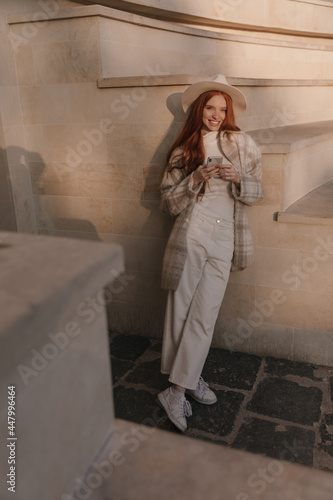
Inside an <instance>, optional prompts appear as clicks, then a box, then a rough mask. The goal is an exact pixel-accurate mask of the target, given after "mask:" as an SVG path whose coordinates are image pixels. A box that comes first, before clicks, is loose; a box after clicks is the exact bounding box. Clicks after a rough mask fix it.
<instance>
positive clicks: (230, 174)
mask: <svg viewBox="0 0 333 500" xmlns="http://www.w3.org/2000/svg"><path fill="white" fill-rule="evenodd" d="M219 175H220V178H221V179H223V180H224V181H231V182H234V183H235V184H236V186H238V187H239V186H240V181H241V176H240V173H239V172H238V170H237V169H236V168H235V167H234V166H233V165H221V166H220V172H219Z"/></svg>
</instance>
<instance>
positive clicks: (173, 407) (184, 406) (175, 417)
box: [157, 387, 192, 432]
mask: <svg viewBox="0 0 333 500" xmlns="http://www.w3.org/2000/svg"><path fill="white" fill-rule="evenodd" d="M157 397H158V399H159V402H160V403H161V405H162V406H163V408H164V409H165V411H166V413H167V415H168V417H169V419H170V420H171V422H172V423H173V424H174V425H175V426H176V427H178V429H179V430H181V431H182V432H184V431H185V430H186V428H187V422H186V417H190V416H191V415H192V408H191V405H190V402H189V401H187V399H186V398H185V395H184V396H181V397H178V396H175V395H174V394H172V392H171V387H168V388H167V389H165V391H163V392H160V393H159V394H158V396H157Z"/></svg>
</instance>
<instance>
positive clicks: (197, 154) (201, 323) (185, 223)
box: [158, 75, 263, 431]
mask: <svg viewBox="0 0 333 500" xmlns="http://www.w3.org/2000/svg"><path fill="white" fill-rule="evenodd" d="M182 104H183V108H184V110H185V111H187V110H188V109H189V108H190V109H189V113H188V116H187V119H186V121H185V124H184V126H183V129H182V131H181V133H180V135H179V137H178V139H177V140H176V142H175V143H174V145H173V146H172V148H171V150H170V152H169V154H168V157H167V166H166V168H165V171H164V175H163V180H162V183H161V195H162V202H161V209H162V210H163V211H165V212H167V213H168V214H170V215H173V216H176V217H177V218H176V221H175V224H174V227H173V230H172V232H171V235H170V238H169V241H168V243H167V247H166V250H165V255H164V261H163V273H162V288H166V289H168V290H169V293H168V300H167V308H166V315H165V325H164V335H163V349H162V366H161V371H162V373H167V374H169V381H170V382H171V384H172V386H171V387H168V388H167V389H166V390H165V391H163V392H161V393H160V394H159V395H158V398H159V401H160V403H161V405H162V406H163V407H164V409H165V410H166V412H167V415H168V417H169V419H170V420H171V421H172V422H173V423H174V424H175V425H176V426H177V427H178V428H179V429H180V430H181V431H185V429H186V427H187V421H186V417H188V416H190V415H191V414H192V412H191V405H190V403H189V401H187V400H186V398H185V391H186V392H187V394H189V395H190V396H191V397H192V398H194V399H195V400H196V401H199V402H200V403H202V404H206V405H210V404H214V403H215V402H216V401H217V398H216V395H215V394H214V392H213V391H212V390H211V389H210V388H209V387H208V384H207V383H206V382H205V381H204V380H203V379H202V377H201V371H202V368H203V366H204V363H205V360H206V357H207V354H208V351H209V348H210V345H211V340H212V336H213V331H214V327H215V323H216V320H217V316H218V312H219V309H220V306H221V302H222V299H223V296H224V292H225V289H226V286H227V283H228V279H229V274H230V270H237V269H238V270H241V269H245V268H246V267H248V266H249V265H251V264H252V262H253V246H252V238H251V234H250V230H249V225H248V221H247V217H246V212H245V205H252V204H253V203H255V202H256V201H258V200H260V199H261V198H263V188H262V184H261V154H260V151H259V149H258V148H257V146H256V144H255V143H254V141H253V140H252V138H251V137H250V136H249V135H247V134H245V133H244V132H241V131H240V129H239V128H238V127H237V126H236V125H235V117H237V116H240V115H241V114H242V113H243V112H244V111H245V109H246V100H245V97H244V95H243V94H242V92H240V91H239V90H238V89H236V88H235V87H233V86H231V85H229V84H228V83H227V80H226V78H225V77H224V76H223V75H218V76H217V77H214V78H212V79H211V80H206V81H202V82H198V83H195V84H193V85H191V86H190V87H189V88H188V89H187V90H186V91H185V92H184V94H183V99H182ZM209 157H211V158H210V160H209V161H208V158H209Z"/></svg>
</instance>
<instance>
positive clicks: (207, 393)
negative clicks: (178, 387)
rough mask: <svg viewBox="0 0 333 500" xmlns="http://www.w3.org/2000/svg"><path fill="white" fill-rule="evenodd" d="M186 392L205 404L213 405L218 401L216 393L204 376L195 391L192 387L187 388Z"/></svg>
mask: <svg viewBox="0 0 333 500" xmlns="http://www.w3.org/2000/svg"><path fill="white" fill-rule="evenodd" d="M186 392H187V394H189V396H191V398H193V399H195V400H196V401H198V403H201V404H203V405H213V404H214V403H216V401H217V397H216V395H215V394H214V392H213V391H212V390H211V389H209V387H208V384H207V382H205V381H204V379H203V378H202V377H200V378H199V382H198V385H197V388H196V389H195V391H194V390H192V389H186Z"/></svg>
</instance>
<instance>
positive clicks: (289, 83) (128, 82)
mask: <svg viewBox="0 0 333 500" xmlns="http://www.w3.org/2000/svg"><path fill="white" fill-rule="evenodd" d="M210 77H211V75H210V76H203V75H200V76H199V75H189V74H184V75H181V74H180V75H151V76H141V75H138V76H123V77H111V78H100V79H98V81H97V86H98V88H100V89H104V88H126V87H163V86H181V85H191V84H192V83H196V82H198V81H201V80H202V79H203V78H210ZM227 80H228V82H229V83H230V84H231V85H235V86H236V87H333V80H293V79H289V80H287V79H281V80H278V79H273V78H272V79H263V78H239V77H236V78H234V77H229V76H227Z"/></svg>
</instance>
